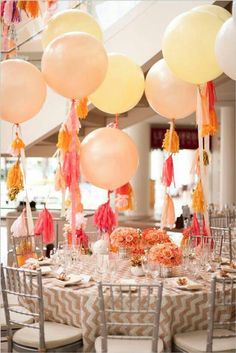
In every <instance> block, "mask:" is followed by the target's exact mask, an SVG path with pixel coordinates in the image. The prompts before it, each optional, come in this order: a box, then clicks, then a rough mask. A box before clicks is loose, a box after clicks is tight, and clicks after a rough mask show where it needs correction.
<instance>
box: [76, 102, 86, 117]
mask: <svg viewBox="0 0 236 353" xmlns="http://www.w3.org/2000/svg"><path fill="white" fill-rule="evenodd" d="M87 103H88V99H87V97H85V98H82V99H80V100H79V102H78V103H77V104H76V113H77V115H78V118H79V119H85V118H86V117H87V115H88V106H87Z"/></svg>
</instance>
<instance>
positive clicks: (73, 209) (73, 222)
mask: <svg viewBox="0 0 236 353" xmlns="http://www.w3.org/2000/svg"><path fill="white" fill-rule="evenodd" d="M70 114H71V128H72V132H71V133H72V141H71V147H72V151H71V153H72V164H73V165H72V175H71V188H70V189H71V231H72V244H73V245H75V244H76V182H77V180H76V153H77V143H76V137H77V131H76V119H77V118H76V113H75V100H74V99H72V104H71V111H70Z"/></svg>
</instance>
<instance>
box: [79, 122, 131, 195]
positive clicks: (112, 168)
mask: <svg viewBox="0 0 236 353" xmlns="http://www.w3.org/2000/svg"><path fill="white" fill-rule="evenodd" d="M80 158H81V161H80V166H81V171H82V175H83V176H84V178H85V180H86V181H88V182H90V183H91V184H93V185H95V186H97V187H100V188H103V189H106V190H115V189H117V188H118V187H120V186H122V185H124V184H126V183H127V182H128V181H129V180H130V179H131V178H132V176H133V175H134V174H135V172H136V170H137V168H138V151H137V147H136V145H135V143H134V142H133V140H132V139H131V138H130V137H129V135H127V134H126V133H125V132H124V131H122V130H119V129H116V128H110V127H105V128H100V129H97V130H94V131H93V132H91V133H90V134H88V135H87V136H86V137H85V139H84V140H83V142H82V143H81V150H80Z"/></svg>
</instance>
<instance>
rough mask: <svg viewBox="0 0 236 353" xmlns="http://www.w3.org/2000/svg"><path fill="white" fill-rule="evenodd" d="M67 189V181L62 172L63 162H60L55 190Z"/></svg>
mask: <svg viewBox="0 0 236 353" xmlns="http://www.w3.org/2000/svg"><path fill="white" fill-rule="evenodd" d="M65 189H66V182H65V178H64V175H63V173H62V167H61V163H59V164H58V166H57V169H56V174H55V190H56V191H64V190H65Z"/></svg>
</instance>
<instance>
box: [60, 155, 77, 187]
mask: <svg viewBox="0 0 236 353" xmlns="http://www.w3.org/2000/svg"><path fill="white" fill-rule="evenodd" d="M74 159H75V161H74ZM79 163H80V156H79V154H78V153H76V154H75V153H73V152H67V153H66V154H65V158H64V162H63V167H62V174H63V176H64V180H65V183H66V186H68V187H69V188H70V187H71V184H72V175H73V173H74V172H75V173H76V175H75V179H76V185H77V182H78V180H79V177H80V170H79Z"/></svg>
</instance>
